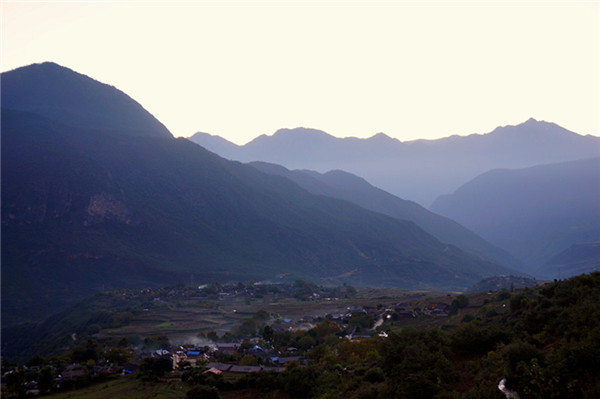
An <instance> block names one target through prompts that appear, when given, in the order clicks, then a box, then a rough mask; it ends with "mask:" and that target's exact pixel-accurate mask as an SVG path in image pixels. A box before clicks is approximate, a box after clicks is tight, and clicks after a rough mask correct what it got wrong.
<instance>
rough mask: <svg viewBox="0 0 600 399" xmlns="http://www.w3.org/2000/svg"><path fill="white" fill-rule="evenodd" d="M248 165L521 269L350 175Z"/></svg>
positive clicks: (453, 226)
mask: <svg viewBox="0 0 600 399" xmlns="http://www.w3.org/2000/svg"><path fill="white" fill-rule="evenodd" d="M250 165H252V166H254V167H255V168H257V169H259V170H261V171H263V172H265V173H271V174H275V175H280V176H284V177H287V178H289V179H290V180H293V181H294V182H296V183H297V184H298V185H299V186H300V187H302V188H304V189H306V190H308V191H309V192H311V193H313V194H319V195H326V196H329V197H333V198H339V199H343V200H346V201H350V202H353V203H355V204H357V205H360V206H361V207H363V208H366V209H369V210H372V211H375V212H380V213H383V214H386V215H389V216H392V217H395V218H398V219H403V220H408V221H411V222H414V223H415V224H417V226H419V227H421V228H422V229H423V230H425V231H426V232H428V233H429V234H431V235H433V236H434V237H436V238H437V239H438V240H440V241H442V242H445V243H448V244H452V245H455V246H457V247H459V248H461V249H462V250H464V251H467V252H469V253H471V254H474V255H476V256H478V257H481V258H482V259H486V260H490V261H492V262H496V263H499V264H502V265H506V266H510V267H512V268H515V269H521V268H522V266H523V265H522V264H521V263H520V262H519V261H518V260H516V259H515V258H514V257H513V256H511V255H510V254H508V253H507V252H506V251H504V250H502V249H500V248H498V247H496V246H494V245H492V244H490V243H489V242H487V241H486V240H484V239H483V238H481V237H480V236H478V235H477V234H475V233H473V232H472V231H470V230H469V229H467V228H465V227H463V226H461V225H460V224H458V223H456V222H455V221H453V220H450V219H448V218H445V217H443V216H440V215H437V214H435V213H433V212H431V211H429V210H427V209H425V208H423V207H422V206H421V205H419V204H417V203H416V202H413V201H407V200H403V199H401V198H398V197H396V196H394V195H392V194H390V193H388V192H386V191H383V190H381V189H379V188H377V187H374V186H372V185H371V184H369V183H368V182H367V181H366V180H364V179H362V178H360V177H358V176H356V175H353V174H351V173H347V172H343V171H340V170H334V171H330V172H327V173H319V172H314V171H308V170H294V171H290V170H288V169H286V168H284V167H283V166H280V165H275V164H270V163H266V162H252V163H250Z"/></svg>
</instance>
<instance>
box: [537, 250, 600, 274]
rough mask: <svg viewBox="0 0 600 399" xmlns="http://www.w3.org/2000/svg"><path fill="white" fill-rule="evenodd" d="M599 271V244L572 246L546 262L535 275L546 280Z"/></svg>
mask: <svg viewBox="0 0 600 399" xmlns="http://www.w3.org/2000/svg"><path fill="white" fill-rule="evenodd" d="M595 270H600V242H585V243H580V244H573V245H571V246H570V247H569V248H567V249H565V250H564V251H562V252H561V253H559V254H557V255H556V256H553V257H552V258H550V259H549V260H547V261H546V262H545V263H544V264H543V265H542V266H541V267H540V268H539V269H538V270H537V271H536V274H537V275H539V276H541V277H543V278H547V279H549V280H550V279H557V278H561V279H563V278H569V277H572V276H576V275H578V274H584V273H591V272H593V271H595Z"/></svg>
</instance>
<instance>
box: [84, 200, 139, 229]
mask: <svg viewBox="0 0 600 399" xmlns="http://www.w3.org/2000/svg"><path fill="white" fill-rule="evenodd" d="M104 221H113V222H119V223H125V224H132V223H134V220H133V217H132V215H131V212H130V211H129V209H127V206H126V205H125V204H124V203H123V202H122V201H119V200H117V199H115V198H114V197H113V196H112V195H110V194H109V193H106V192H102V193H99V194H94V195H93V196H92V197H91V198H90V202H89V204H88V206H87V208H86V216H85V218H84V220H83V224H84V225H85V226H90V225H93V224H96V223H101V222H104Z"/></svg>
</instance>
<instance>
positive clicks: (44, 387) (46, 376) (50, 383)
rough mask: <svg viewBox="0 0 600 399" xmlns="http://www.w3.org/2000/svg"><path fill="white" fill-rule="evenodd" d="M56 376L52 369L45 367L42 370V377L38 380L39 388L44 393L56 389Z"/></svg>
mask: <svg viewBox="0 0 600 399" xmlns="http://www.w3.org/2000/svg"><path fill="white" fill-rule="evenodd" d="M55 378H56V377H55V375H54V371H52V367H50V366H45V367H44V368H42V371H41V372H40V377H39V379H38V388H39V390H40V391H42V392H49V391H50V390H51V389H52V388H54V383H55V381H56V380H55Z"/></svg>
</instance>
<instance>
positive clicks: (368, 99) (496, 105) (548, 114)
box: [1, 1, 600, 144]
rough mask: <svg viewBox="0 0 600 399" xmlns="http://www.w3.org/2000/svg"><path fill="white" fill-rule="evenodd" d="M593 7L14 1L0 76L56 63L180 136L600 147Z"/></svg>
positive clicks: (7, 6)
mask: <svg viewBox="0 0 600 399" xmlns="http://www.w3.org/2000/svg"><path fill="white" fill-rule="evenodd" d="M599 21H600V13H599V3H598V2H580V3H575V2H533V3H522V2H503V3H490V2H483V3H482V2H477V3H475V2H462V3H457V2H418V3H410V2H389V1H388V2H381V3H373V2H368V3H367V2H260V3H259V2H250V1H245V2H198V1H192V2H181V3H175V2H168V3H166V2H128V3H123V2H107V1H103V2H96V3H90V2H88V3H81V2H10V1H2V54H1V55H2V57H1V64H2V71H7V70H10V69H14V68H16V67H19V66H23V65H28V64H31V63H35V62H43V61H54V62H56V63H59V64H61V65H63V66H66V67H69V68H71V69H73V70H75V71H77V72H80V73H83V74H86V75H88V76H90V77H92V78H94V79H96V80H99V81H101V82H103V83H108V84H110V85H113V86H116V87H117V88H119V89H121V90H122V91H124V92H125V93H127V94H129V95H130V96H131V97H133V98H134V99H135V100H137V101H138V102H140V103H141V104H142V105H143V106H144V107H145V108H146V109H147V110H148V111H150V112H151V113H152V114H153V115H154V116H156V117H157V118H158V119H159V120H160V121H161V122H163V123H164V124H165V125H166V126H167V128H169V130H171V132H172V133H173V134H174V135H175V136H190V135H192V134H193V133H195V132H198V131H203V132H208V133H211V134H217V135H220V136H222V137H225V138H227V139H228V140H230V141H233V142H236V143H238V144H241V143H245V142H247V141H249V140H251V139H253V138H254V137H256V136H258V135H260V134H272V133H274V132H275V131H276V130H277V129H279V128H283V127H287V128H293V127H298V126H304V127H313V128H317V129H321V130H325V131H326V132H328V133H330V134H333V135H335V136H338V137H346V136H355V137H369V136H372V135H373V134H375V133H378V132H384V133H386V134H388V135H390V136H392V137H396V138H398V139H400V140H411V139H417V138H437V137H443V136H448V135H451V134H470V133H486V132H489V131H491V130H492V129H493V128H495V127H496V126H498V125H507V124H517V123H520V122H523V121H525V120H526V119H528V118H529V117H534V118H536V119H541V120H547V121H552V122H555V123H558V124H560V125H562V126H563V127H565V128H568V129H570V130H573V131H576V132H578V133H581V134H593V135H600V112H599V110H600V100H599V93H600V79H599V74H600V63H599V58H600V28H599Z"/></svg>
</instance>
